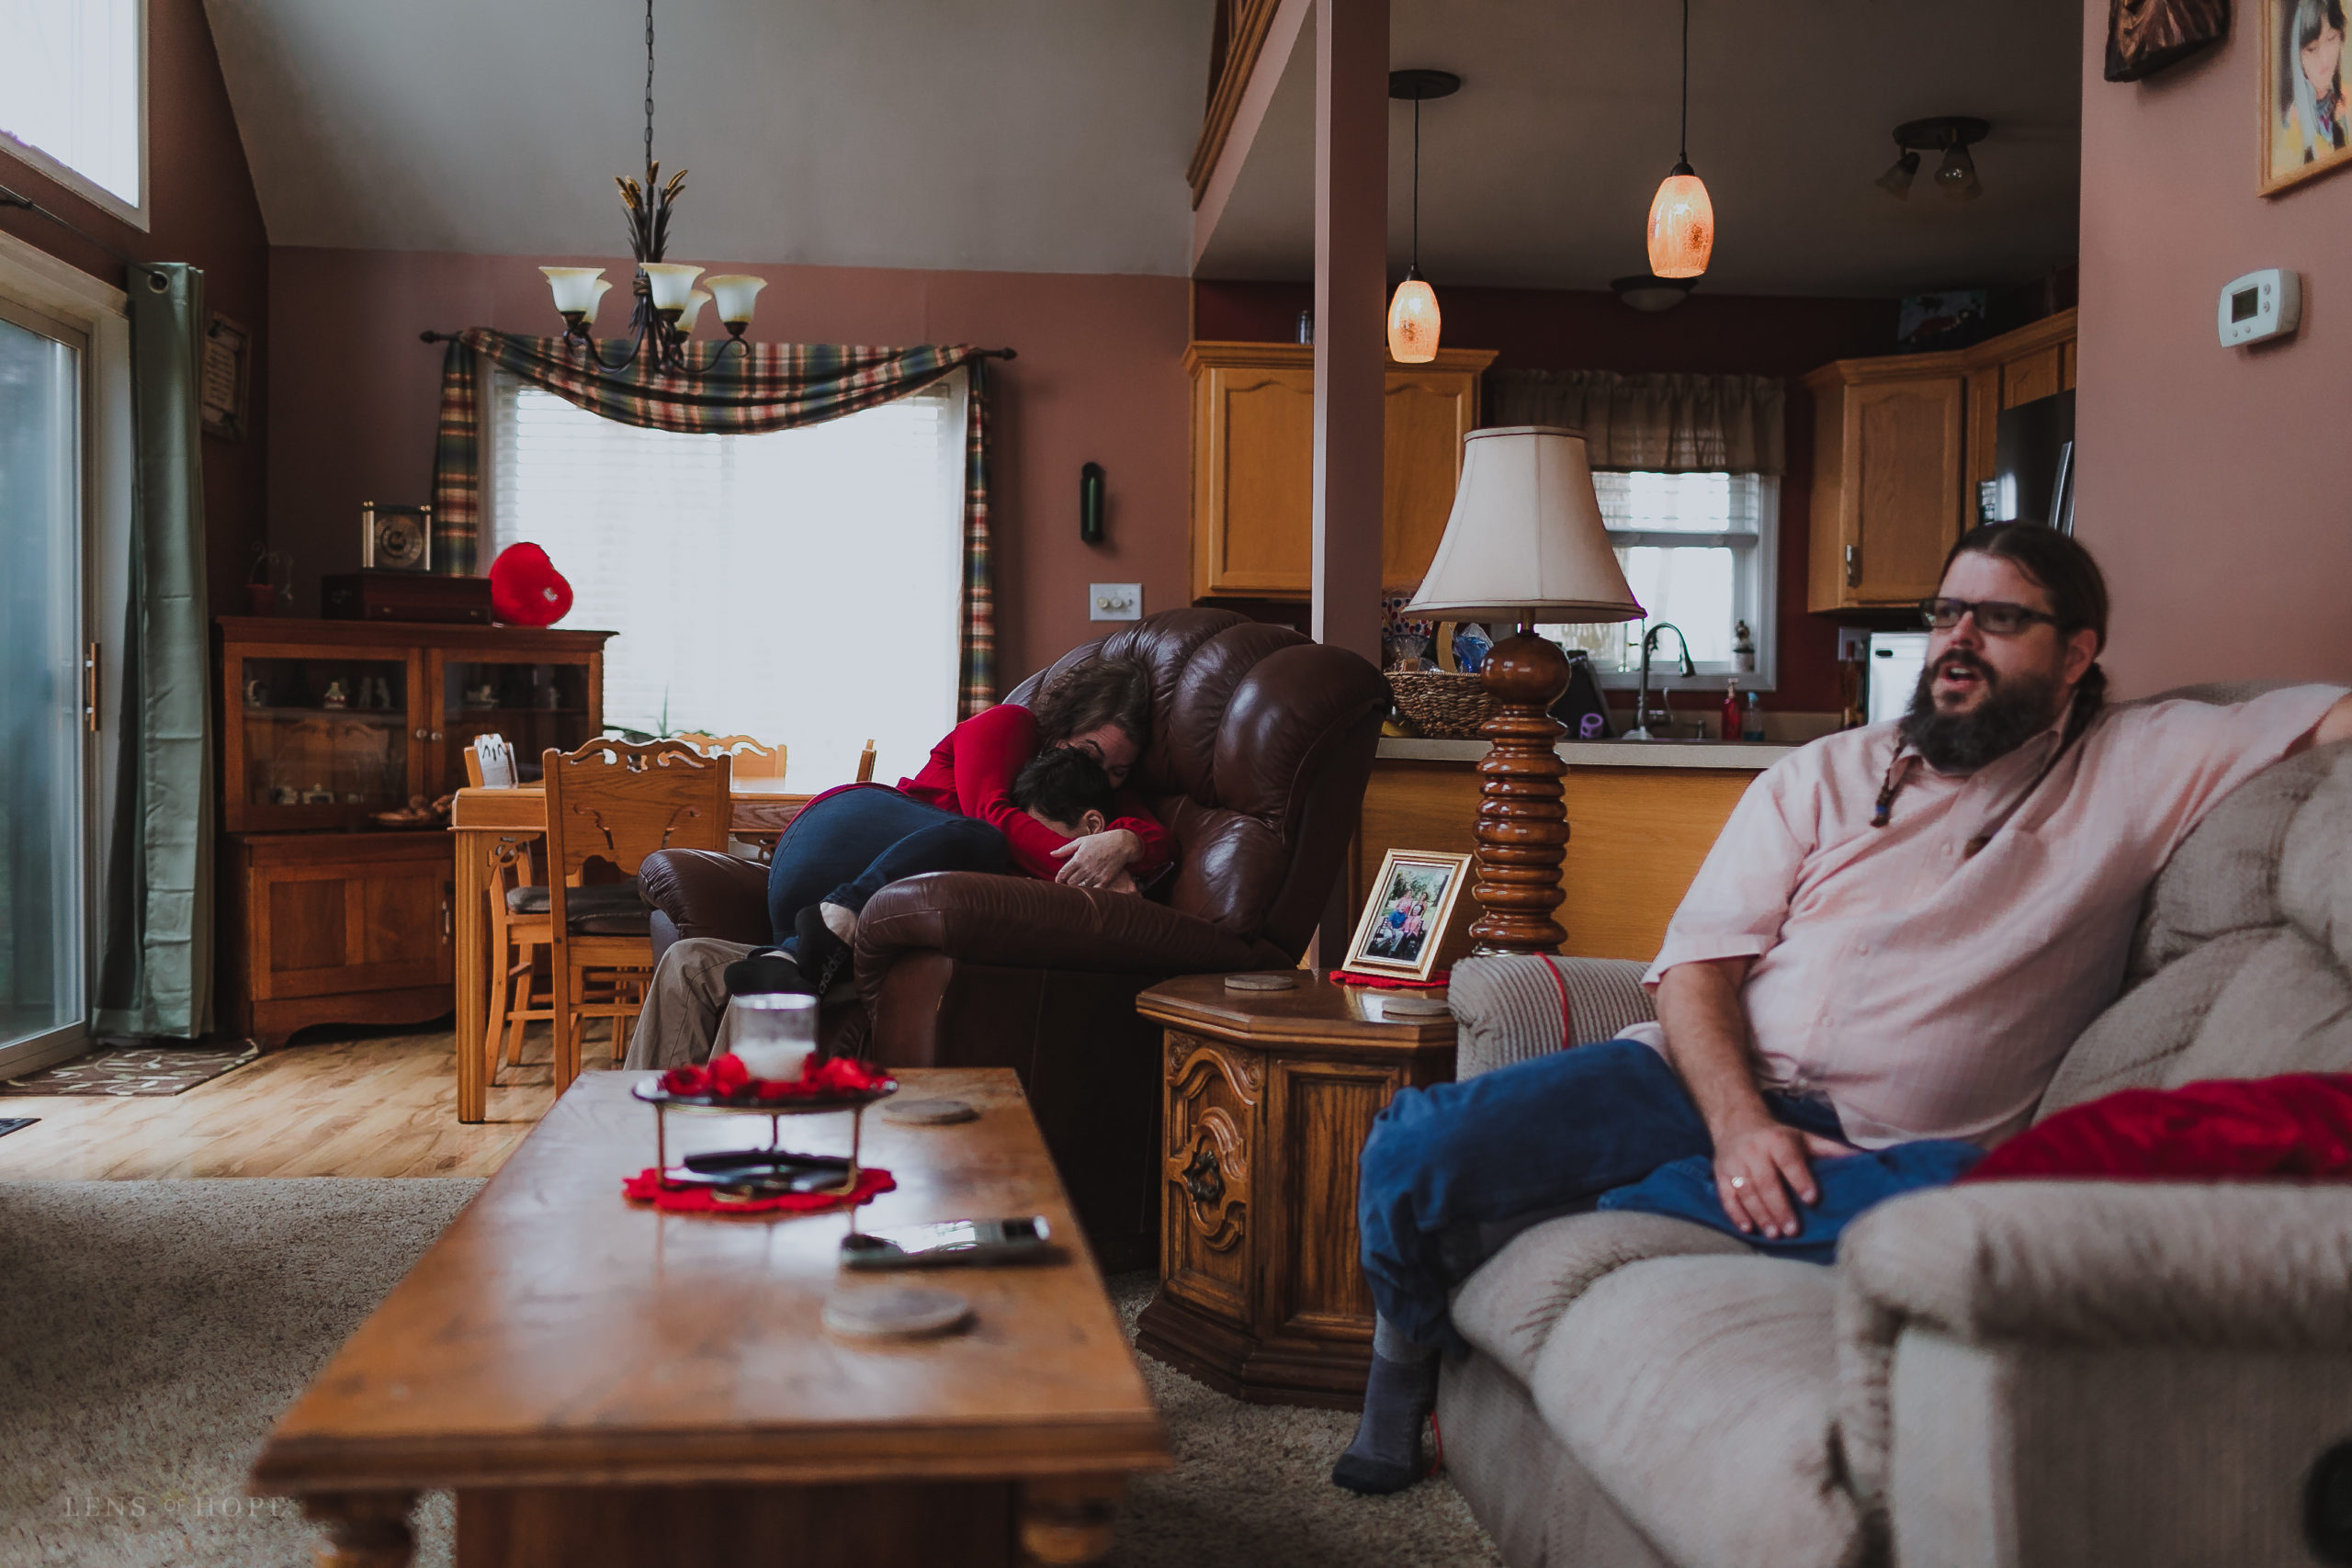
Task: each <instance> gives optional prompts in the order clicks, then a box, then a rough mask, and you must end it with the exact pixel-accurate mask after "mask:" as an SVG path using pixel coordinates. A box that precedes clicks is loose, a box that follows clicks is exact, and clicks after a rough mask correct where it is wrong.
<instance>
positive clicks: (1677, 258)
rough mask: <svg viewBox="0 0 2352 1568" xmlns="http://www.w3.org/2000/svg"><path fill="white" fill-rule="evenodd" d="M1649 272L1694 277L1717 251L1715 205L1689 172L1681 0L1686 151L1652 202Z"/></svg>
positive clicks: (1687, 41)
mask: <svg viewBox="0 0 2352 1568" xmlns="http://www.w3.org/2000/svg"><path fill="white" fill-rule="evenodd" d="M1649 242H1650V270H1651V271H1652V272H1654V273H1656V274H1657V275H1658V276H1660V277H1696V276H1699V275H1700V274H1701V273H1702V272H1704V271H1706V270H1707V258H1708V256H1709V255H1711V254H1713V251H1714V248H1715V204H1714V203H1713V201H1711V200H1709V199H1708V197H1707V187H1706V186H1705V185H1704V184H1703V183H1702V182H1701V180H1700V178H1699V176H1698V175H1697V174H1696V173H1695V172H1693V171H1692V169H1691V0H1682V152H1681V156H1679V158H1677V159H1676V160H1675V164H1674V169H1673V172H1671V173H1670V174H1668V175H1667V176H1666V179H1665V180H1664V182H1663V183H1661V184H1660V185H1659V186H1658V187H1657V196H1656V197H1652V198H1651V200H1650V232H1649Z"/></svg>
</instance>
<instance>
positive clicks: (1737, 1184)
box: [1731, 1176, 1747, 1192]
mask: <svg viewBox="0 0 2352 1568" xmlns="http://www.w3.org/2000/svg"><path fill="white" fill-rule="evenodd" d="M1746 1186H1747V1178H1746V1177H1744V1176H1735V1177H1733V1178H1732V1179H1731V1190H1733V1191H1735V1192H1736V1191H1738V1190H1740V1189H1741V1188H1743V1187H1746Z"/></svg>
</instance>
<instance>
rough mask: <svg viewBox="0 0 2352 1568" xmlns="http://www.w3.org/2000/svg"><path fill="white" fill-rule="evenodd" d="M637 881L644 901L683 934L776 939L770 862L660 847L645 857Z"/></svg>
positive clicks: (724, 938) (756, 943)
mask: <svg viewBox="0 0 2352 1568" xmlns="http://www.w3.org/2000/svg"><path fill="white" fill-rule="evenodd" d="M637 882H638V888H639V892H640V893H641V894H642V895H643V897H644V899H645V901H646V903H647V904H649V905H650V906H651V907H652V908H656V909H658V910H660V911H661V912H662V914H664V915H667V916H668V917H669V918H670V920H671V923H672V924H673V925H675V926H676V927H677V928H678V935H680V936H682V937H690V936H696V937H698V936H708V937H718V939H719V940H721V941H723V942H748V943H750V944H751V945H752V946H754V947H760V946H764V945H765V944H766V943H768V942H771V941H773V940H774V936H775V933H774V932H773V931H771V930H770V929H769V926H768V868H767V867H766V866H763V865H761V864H758V863H755V862H752V861H745V860H737V859H736V858H735V857H734V856H733V855H723V854H719V853H717V852H714V851H711V850H656V851H655V852H653V853H651V854H650V855H648V856H646V857H645V863H644V865H643V866H642V867H640V868H639V871H638V877H637Z"/></svg>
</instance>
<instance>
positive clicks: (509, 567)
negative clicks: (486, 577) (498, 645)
mask: <svg viewBox="0 0 2352 1568" xmlns="http://www.w3.org/2000/svg"><path fill="white" fill-rule="evenodd" d="M490 613H491V614H492V615H495V616H497V617H498V619H499V620H501V621H502V622H503V623H505V624H506V625H507V626H553V625H555V624H556V622H558V621H560V620H561V619H563V617H564V616H566V615H570V614H571V583H569V582H566V581H564V580H563V573H561V572H560V571H558V570H556V569H555V562H553V561H551V560H549V559H548V553H547V551H545V550H543V549H541V548H539V547H538V546H537V545H530V544H523V545H509V546H507V547H505V548H504V549H503V550H501V551H499V552H498V558H497V559H496V560H494V561H492V562H491V563H490Z"/></svg>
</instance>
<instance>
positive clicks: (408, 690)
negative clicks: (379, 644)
mask: <svg viewBox="0 0 2352 1568" xmlns="http://www.w3.org/2000/svg"><path fill="white" fill-rule="evenodd" d="M387 654H390V650H385V651H383V652H379V651H377V650H375V649H340V650H338V649H288V648H275V649H268V650H267V654H266V656H265V655H258V654H255V653H252V652H241V651H240V650H237V649H232V650H231V654H230V669H231V672H232V694H233V695H234V697H235V700H236V704H237V707H236V711H235V714H234V716H233V717H232V724H233V725H234V726H235V727H236V728H237V730H238V738H239V739H241V740H242V742H243V744H242V745H237V746H234V747H232V751H231V755H230V762H231V765H232V777H231V778H230V780H229V791H230V795H231V801H230V805H231V807H232V810H231V826H232V828H327V827H356V826H357V825H359V824H360V823H362V822H364V821H366V819H367V818H368V815H369V814H370V813H371V812H377V811H391V810H396V809H399V808H401V807H405V806H407V805H408V804H409V797H410V795H412V794H413V793H414V787H413V773H414V766H413V760H414V759H413V750H414V743H415V742H416V741H418V740H421V739H424V734H423V732H422V731H421V730H419V729H418V728H415V725H414V721H413V718H412V713H413V710H414V708H415V706H416V705H415V704H414V703H413V701H412V699H413V696H414V695H415V693H414V691H413V676H414V674H415V671H413V668H412V666H411V663H410V660H408V658H407V657H406V656H405V655H404V654H390V656H389V657H388V656H387Z"/></svg>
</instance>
